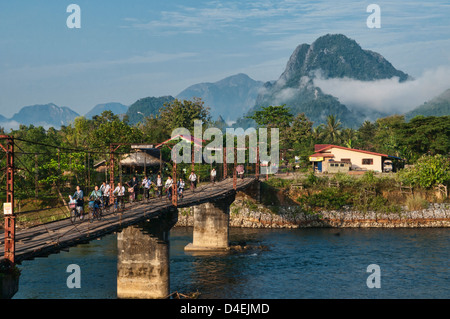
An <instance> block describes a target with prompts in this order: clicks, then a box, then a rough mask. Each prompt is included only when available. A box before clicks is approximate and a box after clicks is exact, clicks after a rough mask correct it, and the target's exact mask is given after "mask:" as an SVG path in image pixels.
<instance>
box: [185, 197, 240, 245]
mask: <svg viewBox="0 0 450 319" xmlns="http://www.w3.org/2000/svg"><path fill="white" fill-rule="evenodd" d="M235 196H236V194H235V193H233V194H232V195H228V196H227V197H224V198H221V199H218V200H215V201H213V202H208V203H205V204H201V205H197V206H194V234H193V240H192V243H190V244H188V245H187V246H186V247H185V248H184V250H185V251H214V250H218V251H220V250H227V249H228V248H229V246H230V244H229V241H228V234H229V231H228V230H229V219H230V205H231V203H233V202H234V199H235Z"/></svg>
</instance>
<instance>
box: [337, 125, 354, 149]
mask: <svg viewBox="0 0 450 319" xmlns="http://www.w3.org/2000/svg"><path fill="white" fill-rule="evenodd" d="M357 139H358V136H357V133H356V131H355V130H354V129H352V128H345V129H343V130H342V132H341V141H342V143H343V144H344V146H345V147H348V148H354V147H355V145H356V140H357Z"/></svg>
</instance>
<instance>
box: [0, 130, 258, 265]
mask: <svg viewBox="0 0 450 319" xmlns="http://www.w3.org/2000/svg"><path fill="white" fill-rule="evenodd" d="M0 140H1V141H2V142H4V141H6V145H4V144H3V143H2V144H0V146H1V148H2V149H3V151H4V155H6V158H5V167H4V168H3V170H4V171H5V175H4V177H6V189H5V191H6V201H5V203H4V230H5V236H4V238H3V239H1V240H0V256H1V257H0V262H5V261H8V262H9V263H10V264H12V265H13V264H15V263H20V262H21V261H23V260H27V259H33V258H35V257H40V256H47V255H49V254H53V253H58V252H60V251H61V250H67V249H68V248H69V247H71V246H74V245H77V244H80V243H85V242H88V241H90V240H92V239H95V238H99V237H102V236H104V235H107V234H110V233H114V232H117V231H120V230H121V229H124V228H126V227H128V226H130V225H134V224H138V223H140V222H142V221H145V220H148V219H149V218H153V217H155V216H161V215H163V214H164V213H165V212H168V211H173V210H176V209H178V208H184V207H190V206H201V205H202V204H205V203H215V204H217V203H220V202H221V201H223V202H226V205H225V207H222V206H223V205H221V204H218V205H216V206H218V207H219V211H221V212H225V215H226V214H227V213H229V204H230V203H231V202H232V201H234V195H235V193H236V192H237V191H240V190H245V189H247V188H251V187H253V186H252V185H254V184H255V182H256V181H257V180H258V178H259V163H258V159H259V157H257V160H256V164H255V170H254V172H255V173H254V174H253V175H251V174H246V177H245V178H238V177H237V172H236V171H237V170H236V167H237V163H236V158H237V157H236V148H234V163H232V164H231V166H232V168H231V170H232V171H233V174H232V176H230V177H228V176H227V171H229V170H230V168H229V166H230V164H227V163H226V156H225V154H226V152H227V151H226V150H222V151H223V159H224V163H223V168H222V174H223V175H222V180H220V181H217V182H215V183H214V184H212V183H211V184H206V185H200V186H199V187H198V188H197V189H196V190H195V192H194V191H191V190H187V191H186V192H185V194H184V197H183V198H182V199H180V198H178V194H177V190H176V187H173V188H172V199H171V200H169V199H167V198H166V197H163V198H153V199H150V200H148V201H146V202H144V201H141V202H134V203H132V204H127V205H126V207H125V209H124V210H122V211H121V212H116V213H113V212H110V213H107V214H105V216H103V218H102V219H101V220H95V221H94V222H92V223H91V222H89V221H88V220H87V218H86V219H85V220H77V221H76V222H72V221H71V220H70V219H69V218H64V219H61V220H57V221H53V222H47V223H42V224H40V225H37V226H33V227H30V228H27V229H21V230H18V231H17V230H16V214H15V213H14V208H15V203H14V191H15V190H14V185H15V181H14V177H15V176H16V175H17V171H18V170H21V171H22V172H23V171H28V172H30V173H33V172H32V171H31V169H29V168H27V167H25V165H24V161H23V160H20V158H18V157H17V155H18V154H21V155H22V156H31V157H34V158H35V159H37V153H35V154H33V153H29V152H28V153H27V152H25V151H24V150H23V149H22V148H21V147H20V146H19V152H15V150H14V148H15V146H17V145H16V143H15V141H17V140H18V141H21V142H22V143H34V144H35V145H40V146H42V147H51V148H57V151H58V152H57V156H58V171H59V173H60V174H62V172H61V168H60V162H59V161H60V156H61V151H65V152H77V151H78V152H81V151H83V152H85V153H87V154H97V153H101V152H99V151H96V150H83V149H79V148H77V149H74V148H64V147H62V146H54V145H49V144H44V143H40V142H36V141H28V140H25V139H19V138H16V139H15V138H14V137H12V136H6V135H1V136H0ZM121 145H124V144H119V143H113V144H111V145H110V149H109V154H108V155H109V168H110V174H109V175H110V176H109V178H110V185H111V195H112V191H113V189H114V182H115V181H116V180H117V176H115V175H114V172H115V165H116V162H115V161H116V159H115V158H117V155H118V153H117V149H118V148H119V147H120V146H121ZM102 154H104V152H103V153H102ZM192 154H193V152H192ZM257 154H258V155H259V149H258V151H257ZM258 155H257V156H258ZM115 156H116V157H115ZM17 162H18V163H19V164H20V165H17V164H16V163H17ZM193 165H194V163H192V168H193V167H194V166H193ZM233 165H234V166H233ZM37 167H38V165H37V164H36V169H37ZM176 176H177V163H176V162H172V177H173V180H174V181H177V178H176ZM36 184H37V178H36ZM36 196H37V187H36ZM112 198H113V196H111V200H112ZM229 198H232V201H231V202H229V201H228V200H227V199H229ZM208 210H209V211H210V212H211V211H212V210H214V208H211V207H210V208H208ZM227 210H228V211H227ZM199 214H200V213H199ZM212 215H214V214H211V216H212ZM219 215H223V214H219ZM220 218H221V219H223V217H220ZM220 218H219V219H220ZM227 218H228V217H227ZM203 219H204V218H203ZM227 222H228V219H226V230H224V231H222V230H221V231H219V232H217V231H216V232H215V234H218V233H220V232H222V233H224V234H226V238H225V241H222V242H221V243H219V244H217V245H218V246H220V247H222V248H223V247H226V246H227V245H228V242H227V238H228V223H227ZM199 223H201V222H199ZM220 227H222V226H220ZM203 228H204V227H203ZM203 228H202V232H204V230H203ZM206 228H208V227H206ZM208 236H209V239H207V238H208ZM208 236H206V237H205V236H203V237H204V238H203V240H201V239H199V238H200V237H201V236H197V244H196V243H195V241H196V240H195V233H194V243H193V244H194V247H197V248H199V247H200V248H202V247H204V246H208V245H210V240H211V238H210V237H211V235H208ZM213 236H214V235H213ZM219 237H220V236H219ZM205 242H206V244H205ZM217 245H216V246H217Z"/></svg>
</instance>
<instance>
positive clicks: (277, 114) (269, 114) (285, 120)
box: [246, 104, 294, 130]
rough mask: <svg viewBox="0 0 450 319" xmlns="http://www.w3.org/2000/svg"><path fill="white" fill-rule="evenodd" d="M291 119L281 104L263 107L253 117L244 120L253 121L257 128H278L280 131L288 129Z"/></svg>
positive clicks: (286, 109)
mask: <svg viewBox="0 0 450 319" xmlns="http://www.w3.org/2000/svg"><path fill="white" fill-rule="evenodd" d="M293 117H294V116H293V115H292V114H291V113H290V111H289V109H288V108H287V107H286V105H285V104H283V105H279V106H272V105H270V106H267V107H265V106H263V107H262V110H259V111H255V113H254V114H253V115H251V116H247V117H246V118H249V119H252V120H254V121H255V122H256V124H257V125H258V126H259V127H267V128H279V129H280V130H281V129H283V128H287V127H289V125H290V123H291V121H292V119H293Z"/></svg>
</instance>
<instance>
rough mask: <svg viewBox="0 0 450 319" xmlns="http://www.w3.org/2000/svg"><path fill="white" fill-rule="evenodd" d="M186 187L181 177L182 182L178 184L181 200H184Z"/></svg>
mask: <svg viewBox="0 0 450 319" xmlns="http://www.w3.org/2000/svg"><path fill="white" fill-rule="evenodd" d="M184 186H185V183H184V181H183V179H182V178H181V177H180V180H179V181H178V183H177V189H178V195H179V196H180V198H181V199H183V197H184V196H183V192H184Z"/></svg>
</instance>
